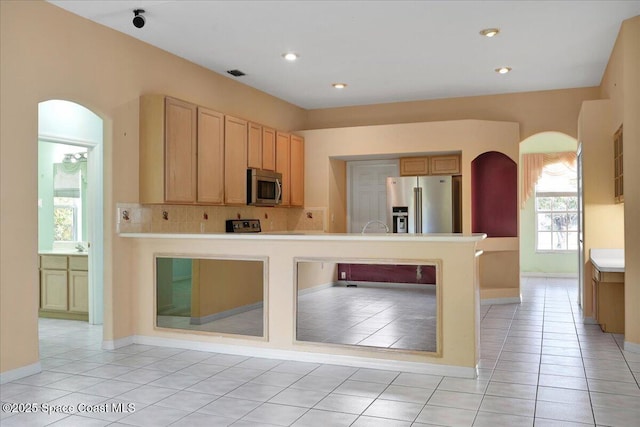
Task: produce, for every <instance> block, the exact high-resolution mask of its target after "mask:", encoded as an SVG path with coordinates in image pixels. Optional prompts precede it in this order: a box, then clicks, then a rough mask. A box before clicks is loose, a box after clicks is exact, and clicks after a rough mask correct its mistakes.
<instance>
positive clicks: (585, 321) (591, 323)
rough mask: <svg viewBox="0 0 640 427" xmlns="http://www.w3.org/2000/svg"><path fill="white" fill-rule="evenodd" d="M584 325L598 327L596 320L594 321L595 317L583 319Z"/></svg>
mask: <svg viewBox="0 0 640 427" xmlns="http://www.w3.org/2000/svg"><path fill="white" fill-rule="evenodd" d="M582 323H583V324H585V325H597V324H598V322H596V319H594V318H593V317H585V318H583V319H582Z"/></svg>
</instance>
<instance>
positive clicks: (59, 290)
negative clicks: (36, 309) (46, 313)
mask: <svg viewBox="0 0 640 427" xmlns="http://www.w3.org/2000/svg"><path fill="white" fill-rule="evenodd" d="M40 307H41V308H42V309H43V310H57V311H67V271H66V270H41V271H40Z"/></svg>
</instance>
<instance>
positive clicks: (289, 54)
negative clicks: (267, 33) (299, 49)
mask: <svg viewBox="0 0 640 427" xmlns="http://www.w3.org/2000/svg"><path fill="white" fill-rule="evenodd" d="M282 57H283V58H284V59H286V60H287V61H291V62H293V61H295V60H296V59H298V58H299V57H300V55H298V54H297V53H293V52H287V53H283V54H282Z"/></svg>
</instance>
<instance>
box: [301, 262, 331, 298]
mask: <svg viewBox="0 0 640 427" xmlns="http://www.w3.org/2000/svg"><path fill="white" fill-rule="evenodd" d="M336 280H338V264H337V263H335V262H323V261H318V262H299V263H298V277H297V284H298V291H301V290H305V289H311V288H315V287H318V286H324V285H327V284H332V283H333V282H335V281H336Z"/></svg>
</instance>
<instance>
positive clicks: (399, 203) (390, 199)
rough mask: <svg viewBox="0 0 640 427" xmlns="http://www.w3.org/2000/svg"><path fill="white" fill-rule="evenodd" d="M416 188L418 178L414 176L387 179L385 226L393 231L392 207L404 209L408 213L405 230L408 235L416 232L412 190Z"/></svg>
mask: <svg viewBox="0 0 640 427" xmlns="http://www.w3.org/2000/svg"><path fill="white" fill-rule="evenodd" d="M417 187H418V178H417V177H415V176H399V177H390V178H387V225H388V226H389V230H393V222H394V214H393V208H394V207H406V208H407V212H408V213H409V218H408V221H407V226H408V227H407V228H408V232H409V233H415V232H416V226H415V218H416V217H415V211H416V204H415V202H414V197H413V194H414V189H416V188H417Z"/></svg>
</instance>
